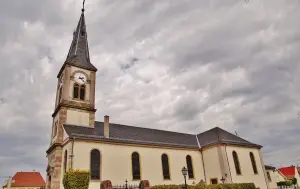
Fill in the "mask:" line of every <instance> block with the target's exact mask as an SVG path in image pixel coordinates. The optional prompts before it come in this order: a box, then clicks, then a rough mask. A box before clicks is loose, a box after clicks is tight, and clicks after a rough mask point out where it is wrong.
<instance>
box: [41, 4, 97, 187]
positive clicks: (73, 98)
mask: <svg viewBox="0 0 300 189" xmlns="http://www.w3.org/2000/svg"><path fill="white" fill-rule="evenodd" d="M96 72H97V68H96V67H95V66H94V65H93V64H92V63H91V62H90V54H89V46H88V39H87V30H86V25H85V16H84V3H83V9H82V13H81V16H80V19H79V21H78V24H77V27H76V29H75V31H74V32H73V39H72V43H71V46H70V49H69V52H68V54H67V58H66V60H65V62H64V64H63V65H62V67H61V69H60V70H59V72H58V74H57V88H56V100H55V108H54V112H53V114H52V118H53V123H52V129H51V139H50V146H49V149H48V150H47V157H48V167H47V186H46V187H47V189H50V188H51V189H60V187H61V183H62V178H63V175H62V174H61V173H62V155H63V154H62V145H63V143H64V142H65V140H66V138H64V136H63V134H64V132H63V124H70V125H77V126H85V127H94V123H95V112H96V109H95V85H96Z"/></svg>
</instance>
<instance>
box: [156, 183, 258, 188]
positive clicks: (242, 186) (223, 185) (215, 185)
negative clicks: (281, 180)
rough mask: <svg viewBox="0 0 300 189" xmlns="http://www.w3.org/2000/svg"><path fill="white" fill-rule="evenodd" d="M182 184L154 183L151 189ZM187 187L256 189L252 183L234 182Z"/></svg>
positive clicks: (179, 186)
mask: <svg viewBox="0 0 300 189" xmlns="http://www.w3.org/2000/svg"><path fill="white" fill-rule="evenodd" d="M183 188H184V185H156V186H152V187H151V189H183ZM188 189H256V187H255V185H254V184H253V183H236V184H210V185H206V184H196V185H188Z"/></svg>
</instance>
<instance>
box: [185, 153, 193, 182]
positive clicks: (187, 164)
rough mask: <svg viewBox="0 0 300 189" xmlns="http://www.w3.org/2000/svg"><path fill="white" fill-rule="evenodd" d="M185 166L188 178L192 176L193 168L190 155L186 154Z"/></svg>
mask: <svg viewBox="0 0 300 189" xmlns="http://www.w3.org/2000/svg"><path fill="white" fill-rule="evenodd" d="M186 166H187V169H188V175H189V178H190V179H193V178H194V170H193V162H192V157H191V156H190V155H187V156H186Z"/></svg>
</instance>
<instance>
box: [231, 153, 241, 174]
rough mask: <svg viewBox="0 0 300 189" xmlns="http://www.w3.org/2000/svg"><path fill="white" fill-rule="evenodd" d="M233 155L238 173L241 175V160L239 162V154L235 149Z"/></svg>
mask: <svg viewBox="0 0 300 189" xmlns="http://www.w3.org/2000/svg"><path fill="white" fill-rule="evenodd" d="M232 156H233V161H234V166H235V171H236V174H238V175H240V174H241V168H240V162H239V158H238V155H237V153H236V152H235V151H233V152H232Z"/></svg>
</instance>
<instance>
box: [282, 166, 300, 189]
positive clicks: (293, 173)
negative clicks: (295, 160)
mask: <svg viewBox="0 0 300 189" xmlns="http://www.w3.org/2000/svg"><path fill="white" fill-rule="evenodd" d="M279 170H280V172H281V173H282V174H283V175H284V176H285V177H286V178H287V179H293V178H296V179H297V182H298V183H297V185H298V186H299V182H300V175H299V172H298V168H297V167H296V166H293V165H292V166H290V167H281V168H279Z"/></svg>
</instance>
